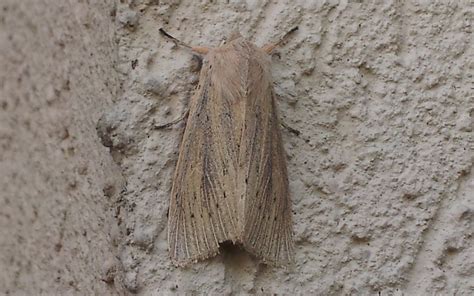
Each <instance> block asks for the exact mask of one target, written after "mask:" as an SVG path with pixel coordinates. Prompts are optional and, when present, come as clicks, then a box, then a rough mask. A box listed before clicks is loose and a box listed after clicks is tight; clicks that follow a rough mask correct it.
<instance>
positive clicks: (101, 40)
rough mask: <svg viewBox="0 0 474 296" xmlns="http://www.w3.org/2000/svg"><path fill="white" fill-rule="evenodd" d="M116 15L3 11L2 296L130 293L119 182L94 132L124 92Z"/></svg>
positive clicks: (8, 5)
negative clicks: (122, 274)
mask: <svg viewBox="0 0 474 296" xmlns="http://www.w3.org/2000/svg"><path fill="white" fill-rule="evenodd" d="M112 7H113V2H112V1H107V2H104V1H90V3H85V2H82V3H81V2H75V1H33V0H32V1H15V0H12V1H5V0H3V1H1V2H0V53H1V54H0V294H1V295H74V294H75V295H117V294H119V293H122V292H120V291H123V292H125V291H124V290H121V289H120V286H121V285H120V282H117V283H115V284H117V287H115V285H114V282H112V281H111V279H113V278H112V274H114V270H119V268H118V267H120V264H119V261H118V260H117V259H116V253H117V251H116V250H117V247H116V246H117V245H118V243H119V241H120V240H119V237H120V236H119V235H118V234H119V228H118V227H117V222H116V219H115V217H114V204H115V199H117V198H118V193H119V192H120V190H121V184H122V183H123V182H122V178H121V173H120V170H119V168H118V166H117V165H116V164H115V163H114V162H113V160H112V158H111V157H110V154H109V153H108V151H107V149H106V148H104V147H103V146H102V145H101V143H100V141H99V138H98V137H97V135H96V130H95V127H96V122H97V120H98V118H99V117H100V115H101V114H102V113H103V112H104V110H106V106H109V105H111V104H112V101H113V100H114V99H115V98H116V93H117V90H118V82H119V81H118V79H117V78H118V77H117V74H116V71H115V70H114V61H115V60H116V57H117V50H116V44H115V43H114V42H113V36H114V31H115V25H114V21H113V19H112V18H111V17H110V10H111V9H112ZM98 28H99V29H98ZM106 281H108V283H107V282H106Z"/></svg>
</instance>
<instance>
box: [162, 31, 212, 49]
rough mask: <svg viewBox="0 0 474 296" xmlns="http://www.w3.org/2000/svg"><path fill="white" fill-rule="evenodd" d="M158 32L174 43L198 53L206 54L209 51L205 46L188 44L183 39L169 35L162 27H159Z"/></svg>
mask: <svg viewBox="0 0 474 296" xmlns="http://www.w3.org/2000/svg"><path fill="white" fill-rule="evenodd" d="M159 31H160V33H161V35H163V36H165V37H166V38H168V39H170V40H171V41H173V42H174V43H175V44H176V45H180V46H182V47H186V48H189V49H191V50H192V51H194V52H196V53H199V54H206V53H208V52H209V48H207V47H201V46H196V47H194V46H190V45H188V44H186V43H184V42H183V41H181V40H179V39H177V38H175V37H173V36H171V35H170V34H168V33H167V32H166V31H165V30H163V28H160V30H159Z"/></svg>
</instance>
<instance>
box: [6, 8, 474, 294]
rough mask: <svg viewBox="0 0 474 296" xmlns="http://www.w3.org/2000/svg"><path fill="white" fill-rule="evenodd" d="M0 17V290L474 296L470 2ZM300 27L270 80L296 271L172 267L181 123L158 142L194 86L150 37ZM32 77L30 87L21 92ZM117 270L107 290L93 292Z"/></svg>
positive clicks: (169, 48) (164, 44) (238, 258)
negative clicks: (280, 129)
mask: <svg viewBox="0 0 474 296" xmlns="http://www.w3.org/2000/svg"><path fill="white" fill-rule="evenodd" d="M10 2H11V3H14V1H10ZM348 2H350V3H348ZM61 8H62V9H61ZM0 13H1V15H2V25H3V23H7V24H8V23H9V22H11V24H10V25H8V26H7V30H6V32H7V33H5V30H2V34H3V35H5V36H2V39H1V40H2V49H3V48H5V49H6V50H7V52H8V53H9V54H8V55H6V56H4V57H3V55H2V59H3V60H2V64H3V63H5V64H6V65H8V68H7V69H8V70H6V71H5V70H4V69H1V70H0V73H1V75H2V83H3V84H2V108H3V109H4V110H2V112H3V113H2V117H1V118H0V120H1V122H2V126H1V130H0V131H1V133H0V141H2V142H0V144H1V145H2V146H1V149H3V150H5V151H6V152H7V153H6V154H3V153H2V155H1V156H0V157H1V158H0V161H1V164H0V165H1V166H2V167H1V169H2V175H1V178H0V182H1V184H2V187H3V188H7V189H6V190H5V191H4V192H2V196H1V198H2V199H1V202H2V203H6V207H3V206H2V209H0V214H1V216H0V219H1V220H0V223H2V224H1V230H0V231H1V235H2V236H1V238H0V247H1V249H0V252H1V253H0V258H1V260H2V261H1V262H2V264H4V262H6V263H8V266H10V267H9V268H7V270H6V272H5V271H0V280H1V281H2V282H0V284H1V283H3V281H5V282H6V283H7V287H8V289H10V291H28V292H30V291H34V290H35V289H39V288H43V289H44V291H48V290H49V291H51V290H52V291H70V292H77V293H80V292H92V291H96V292H100V293H119V292H122V290H121V288H122V285H123V287H124V288H125V290H124V291H125V293H127V292H129V293H137V294H140V295H155V294H156V295H168V294H184V293H186V292H187V293H203V294H209V293H211V294H212V293H214V294H243V295H245V294H252V293H254V294H272V293H277V294H284V295H287V294H295V295H308V294H317V295H344V294H345V295H347V294H356V295H367V294H378V293H381V295H402V294H405V295H432V294H436V293H438V294H442V295H454V294H455V295H470V294H472V293H474V256H473V253H474V238H473V229H474V203H473V202H474V194H473V192H474V177H473V172H472V170H473V169H472V161H473V150H472V149H473V143H474V142H473V141H474V140H473V122H472V116H473V113H474V107H473V106H474V101H473V90H472V89H473V77H472V73H473V69H472V68H473V61H474V53H473V49H472V37H471V35H472V27H471V25H472V24H471V22H472V18H473V7H472V5H471V4H469V2H468V1H357V2H354V1H289V0H287V1H284V0H279V1H179V0H178V1H177V0H175V1H171V0H170V1H149V0H141V1H140V0H137V1H120V2H119V3H117V6H116V10H114V5H113V4H112V3H108V4H102V5H98V4H88V5H86V4H70V3H68V4H64V6H54V8H47V7H44V5H40V4H35V5H34V7H33V8H30V6H27V5H26V4H25V5H24V6H23V5H22V7H20V8H16V9H13V10H7V11H5V10H3V11H2V12H0ZM40 13H45V14H47V15H49V16H50V17H40V16H39V14H40ZM8 20H9V21H8ZM59 20H63V22H60V21H59ZM86 20H87V21H86ZM92 20H95V22H93V21H92ZM85 23H87V24H88V25H86V24H85ZM295 25H299V27H300V30H299V31H298V32H297V33H296V34H295V35H294V36H293V37H292V38H291V39H290V40H289V42H288V43H287V44H286V45H285V46H283V47H282V48H281V49H279V50H278V53H279V54H277V55H275V56H274V57H273V62H274V69H273V74H274V80H275V88H276V91H277V93H278V95H279V101H278V105H279V109H280V114H281V115H282V119H283V120H284V121H285V122H286V123H287V124H288V125H290V126H292V127H294V128H296V129H298V130H300V131H301V135H300V136H299V137H296V136H294V135H292V134H290V133H287V132H285V133H284V142H285V148H286V151H287V154H288V167H289V174H290V187H291V191H292V201H293V208H294V213H295V214H294V224H295V229H294V230H295V240H296V264H295V266H294V267H293V268H291V269H273V268H269V267H265V266H262V265H258V264H257V262H256V261H255V260H254V259H253V258H252V257H250V256H249V255H248V254H246V253H245V252H242V251H239V250H234V251H233V252H227V253H224V254H222V255H220V256H217V257H216V258H214V259H212V260H208V261H205V262H202V263H199V264H196V265H193V266H191V267H189V268H185V269H180V268H175V267H173V266H172V265H171V263H170V261H169V258H168V256H167V242H166V222H167V209H168V198H169V190H170V186H171V176H172V173H173V170H174V166H175V162H176V158H177V148H178V146H179V140H180V136H181V132H182V127H183V126H182V125H181V126H179V125H178V126H176V127H174V128H171V129H165V130H155V129H153V125H154V124H155V123H164V122H169V121H171V120H172V119H174V118H177V117H178V116H180V115H181V114H182V112H183V111H184V110H185V109H186V105H187V102H188V100H189V97H190V95H191V94H192V90H193V87H194V86H195V84H196V81H197V77H198V73H196V72H195V71H193V69H194V68H195V61H194V60H193V59H192V56H191V55H190V53H189V52H187V51H185V50H183V49H179V48H176V47H174V46H173V44H172V43H170V42H168V41H166V40H164V39H163V38H162V37H161V36H160V35H159V33H158V28H160V27H165V28H166V29H168V31H169V32H170V33H173V35H175V36H176V37H178V38H180V39H182V40H183V41H185V42H187V43H191V44H193V45H211V46H216V45H218V44H219V43H220V41H221V40H222V38H223V37H224V36H227V35H229V33H230V32H232V31H234V30H240V32H241V33H242V34H243V35H244V36H247V37H248V38H249V39H250V40H252V41H254V42H255V43H257V44H260V45H261V44H264V43H267V42H270V41H274V40H276V39H277V38H278V36H281V34H283V33H284V32H286V31H287V30H288V29H290V28H292V27H293V26H295ZM35 28H36V29H35ZM114 29H115V30H116V32H115V39H114V40H113V41H115V42H116V43H115V44H112V43H111V42H112V35H113V30H114ZM17 31H18V33H16V34H17V35H18V36H24V37H21V38H20V37H16V38H17V39H15V38H14V37H13V41H12V40H10V37H8V35H9V33H8V32H12V33H14V34H13V35H15V32H17ZM68 36H69V37H68ZM58 38H59V39H60V38H67V39H66V41H65V42H63V45H60V44H58V45H57V48H56V47H55V46H54V45H53V42H54V41H53V40H56V39H58ZM4 43H5V44H6V46H5V44H4ZM38 47H40V48H43V50H42V51H38V50H37V49H38ZM61 48H62V49H61ZM66 49H69V50H70V51H71V53H73V54H72V55H67V56H66V55H65V53H64V52H62V51H61V50H63V51H64V50H66ZM115 50H117V53H118V58H117V60H115ZM2 51H3V50H2ZM56 51H57V52H56ZM20 53H23V55H20ZM17 55H18V56H17ZM71 56H72V57H73V58H71ZM30 64H31V65H33V66H28V67H27V65H30ZM29 67H32V69H30V70H29V71H28V72H29V73H35V75H29V76H28V77H27V78H21V79H19V78H18V77H24V75H25V74H24V72H25V70H24V69H29ZM68 71H70V72H71V73H72V74H70V75H73V76H72V78H71V79H69V81H70V82H69V83H68V84H67V85H68V87H67V89H69V90H68V92H65V91H63V90H62V89H61V87H64V86H61V85H62V84H61V82H65V81H67V80H66V79H65V78H64V77H67V75H66V74H67V73H69V72H68ZM3 81H5V82H3ZM52 81H54V82H55V83H52ZM57 88H59V90H58V89H57ZM3 93H5V94H6V95H3ZM4 101H5V102H7V103H3V102H4ZM3 106H6V107H3ZM15 108H16V109H15ZM3 114H5V115H3ZM101 114H102V116H101V119H100V120H99V121H98V125H97V128H98V129H97V130H98V135H96V131H95V129H94V127H95V123H96V122H97V120H98V118H99V117H100V115H101ZM3 122H5V124H3ZM28 122H29V123H28ZM59 123H60V124H59ZM64 127H65V128H66V129H65V128H64ZM64 130H67V132H64ZM98 138H101V141H102V143H103V144H105V145H106V146H108V147H109V148H110V155H111V156H112V158H113V160H114V161H115V163H116V164H118V166H119V167H120V172H118V171H117V167H116V166H114V165H113V164H112V163H111V161H110V155H109V154H107V153H105V152H104V151H106V150H105V148H104V147H101V146H100V145H99V144H98ZM58 147H59V149H57V148H58ZM4 155H6V156H4ZM84 167H87V169H85V173H84V169H83V168H84ZM6 172H7V173H6ZM120 174H122V176H123V178H124V180H125V183H123V186H122V185H121V184H122V183H121V179H120ZM104 189H105V193H106V194H105V195H108V196H110V197H108V198H107V197H104ZM35 209H36V210H35ZM35 212H38V213H42V214H34V213H35ZM65 213H66V214H65ZM81 213H87V216H85V215H83V214H82V215H81ZM25 217H26V218H25ZM35 217H36V218H35ZM64 217H66V218H64ZM114 217H115V218H114ZM115 225H119V226H118V228H117V227H115ZM41 232H43V233H47V234H48V235H47V236H45V235H41ZM61 233H62V234H61ZM84 233H86V235H84ZM66 237H67V238H68V239H67V240H65V239H64V238H66ZM60 238H63V239H62V242H61V246H62V247H61V248H59V251H58V252H57V251H55V249H54V245H55V244H56V243H57V241H58V240H59V239H60ZM60 241H61V240H60ZM51 245H52V247H51ZM115 245H117V248H115ZM73 250H74V252H73ZM35 254H40V255H41V256H35ZM71 254H72V255H71ZM114 255H117V260H115V259H114V258H115V257H114ZM11 258H13V259H11ZM30 258H33V259H30ZM55 260H57V261H55ZM46 261H47V262H46ZM102 265H104V266H102ZM65 266H68V268H66V269H65V271H63V272H64V273H65V274H67V275H68V276H69V277H68V278H67V280H65V279H64V278H63V277H60V279H59V280H56V274H57V273H58V270H61V269H60V267H62V268H63V270H64V267H65ZM99 266H102V267H101V268H99ZM99 269H100V270H101V271H100V272H99ZM114 269H115V270H117V272H116V279H115V282H114V284H108V285H107V284H105V283H104V282H102V281H100V279H97V276H96V274H97V273H102V276H104V275H105V277H106V278H109V279H111V278H112V276H113V273H112V271H113V270H114ZM91 270H92V271H94V272H95V273H94V272H91ZM111 273H112V274H111ZM30 277H31V278H33V279H34V280H33V281H31V282H28V281H27V279H28V278H30ZM69 278H71V280H70V279H69ZM71 282H72V284H70V283H71ZM15 289H19V290H15ZM64 289H66V290H64ZM76 289H79V290H76Z"/></svg>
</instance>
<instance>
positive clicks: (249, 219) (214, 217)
mask: <svg viewBox="0 0 474 296" xmlns="http://www.w3.org/2000/svg"><path fill="white" fill-rule="evenodd" d="M296 29H297V28H294V29H293V30H291V31H290V32H288V33H287V34H286V35H285V36H284V37H283V38H282V39H281V40H280V42H278V43H275V44H270V45H266V46H264V47H262V48H259V47H257V46H256V45H254V44H253V43H251V42H250V41H248V40H246V39H245V38H243V37H242V36H241V35H240V34H238V33H237V34H233V35H232V36H231V37H230V38H229V39H228V40H227V42H226V44H224V45H222V46H220V47H217V48H205V47H190V46H188V45H186V44H184V43H182V42H181V41H179V40H177V39H175V38H174V37H172V36H170V35H169V34H167V33H166V32H165V31H163V30H162V29H160V32H161V33H162V34H164V35H165V36H166V37H168V38H170V39H172V40H173V41H174V42H176V43H178V44H180V45H182V46H185V47H188V48H190V49H192V50H193V52H195V53H197V54H199V55H200V56H201V57H202V58H203V64H202V68H201V73H200V77H199V84H198V86H197V89H196V90H195V93H194V96H193V97H192V99H191V101H190V106H189V111H188V112H187V113H186V114H185V115H186V117H187V121H186V127H185V131H184V135H183V139H182V142H181V146H180V149H179V157H178V162H177V165H176V169H175V173H174V178H173V185H172V190H171V199H170V207H169V216H168V217H169V218H168V219H169V220H168V242H169V252H170V257H171V259H172V261H173V263H174V264H175V265H178V266H183V265H187V264H189V263H191V262H196V261H198V260H202V259H206V258H209V257H212V256H214V255H216V254H217V253H219V245H220V244H222V243H224V242H227V241H231V242H233V243H234V244H237V245H240V246H242V247H243V248H244V249H245V250H247V251H248V252H250V253H251V254H253V255H255V256H256V257H258V258H260V259H261V260H262V261H263V262H264V263H269V264H273V265H285V264H288V263H290V262H292V261H293V249H294V246H293V240H292V217H291V216H292V212H291V201H290V194H289V189H288V174H287V167H286V159H285V158H286V154H285V151H284V148H283V144H282V137H281V132H280V121H279V119H278V114H277V106H276V98H275V92H274V89H273V85H272V75H271V57H270V54H271V52H272V50H273V49H274V48H275V47H276V46H278V45H279V44H280V43H281V42H282V41H284V40H285V39H286V37H287V36H288V35H289V33H291V32H293V31H295V30H296ZM183 118H184V117H183ZM177 121H179V120H177ZM177 121H175V122H177ZM175 122H173V123H175ZM173 123H170V124H167V125H164V126H169V125H171V124H173ZM164 126H161V127H164Z"/></svg>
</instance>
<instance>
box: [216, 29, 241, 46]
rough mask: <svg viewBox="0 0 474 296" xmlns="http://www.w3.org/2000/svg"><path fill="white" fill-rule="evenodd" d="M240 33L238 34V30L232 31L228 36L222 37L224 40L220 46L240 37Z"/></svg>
mask: <svg viewBox="0 0 474 296" xmlns="http://www.w3.org/2000/svg"><path fill="white" fill-rule="evenodd" d="M241 37H242V35H240V33H239V31H234V32H232V33H230V35H229V36H227V37H226V38H224V40H222V42H221V44H220V46H223V45H226V44H229V43H230V42H232V41H234V40H236V39H239V38H241Z"/></svg>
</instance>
